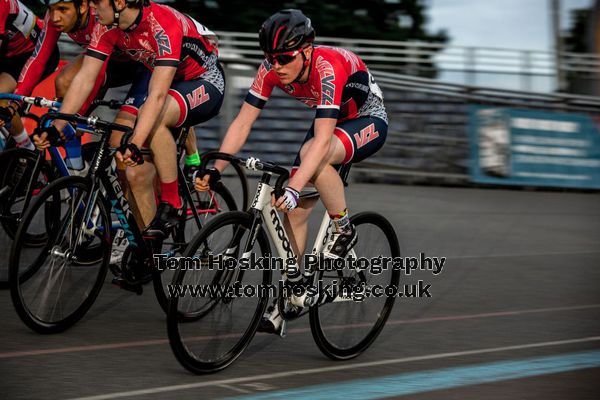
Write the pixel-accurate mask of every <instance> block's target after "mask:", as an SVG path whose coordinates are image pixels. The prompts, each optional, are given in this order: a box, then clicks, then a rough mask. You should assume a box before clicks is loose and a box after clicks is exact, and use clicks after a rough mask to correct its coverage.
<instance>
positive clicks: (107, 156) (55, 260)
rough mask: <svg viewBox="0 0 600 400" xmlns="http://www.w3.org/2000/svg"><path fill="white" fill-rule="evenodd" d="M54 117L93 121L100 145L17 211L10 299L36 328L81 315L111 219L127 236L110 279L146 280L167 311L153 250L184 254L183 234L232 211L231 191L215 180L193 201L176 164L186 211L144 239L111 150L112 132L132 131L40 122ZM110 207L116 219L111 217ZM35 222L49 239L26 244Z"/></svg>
mask: <svg viewBox="0 0 600 400" xmlns="http://www.w3.org/2000/svg"><path fill="white" fill-rule="evenodd" d="M54 119H62V120H65V121H68V122H73V123H83V124H87V125H88V126H90V127H92V128H93V130H94V134H96V135H98V136H99V141H98V151H97V152H96V154H95V155H94V157H93V159H92V161H91V163H90V167H89V169H88V171H87V174H86V175H85V176H70V177H63V178H60V179H57V180H55V181H54V182H52V183H51V184H50V185H48V186H47V187H46V188H44V189H43V190H42V191H41V192H40V193H39V194H38V195H37V196H36V198H35V200H34V201H33V202H32V203H31V206H30V207H29V208H28V209H27V211H26V212H25V214H24V215H23V218H22V222H21V224H20V226H19V229H18V231H17V234H16V237H15V241H14V243H13V246H12V249H11V253H10V259H9V267H10V270H9V283H10V290H11V299H12V302H13V304H14V306H15V309H16V310H17V313H18V315H19V317H20V318H21V319H22V320H23V322H24V323H25V324H26V325H27V326H29V327H30V328H31V329H33V330H35V331H37V332H40V333H55V332H61V331H64V330H65V329H67V328H69V327H70V326H72V325H73V324H75V323H76V322H77V321H79V320H80V319H81V318H82V317H83V316H84V315H85V313H86V312H87V311H88V310H89V308H90V307H91V305H92V304H93V302H94V300H95V299H96V297H97V296H98V293H99V291H100V289H101V287H102V285H103V283H104V280H105V276H106V273H107V270H108V267H109V261H110V254H111V245H112V244H113V238H114V233H113V232H115V231H116V230H117V229H115V227H114V225H117V228H118V229H119V230H121V231H122V232H123V233H124V237H125V238H126V239H127V242H128V243H127V248H126V250H125V252H124V254H123V257H122V260H121V264H120V266H112V268H111V272H112V273H113V274H114V275H115V279H116V282H118V284H119V286H121V287H122V288H124V289H128V290H132V291H135V292H136V293H138V294H141V293H142V284H144V283H146V282H147V281H149V280H152V281H153V283H154V284H153V286H154V291H155V293H156V296H157V298H158V302H159V303H160V305H161V307H162V308H163V309H165V310H166V306H167V296H166V294H165V293H164V286H165V285H163V279H165V277H163V275H162V274H161V273H160V271H159V269H158V268H157V266H156V265H155V263H154V258H153V255H154V253H158V252H160V253H165V254H168V255H174V254H177V253H180V252H182V251H183V249H184V248H185V246H186V245H187V242H186V240H185V235H186V234H188V235H191V234H192V233H193V232H195V231H197V230H199V229H200V227H201V226H202V221H201V218H204V219H206V218H208V217H210V216H212V215H216V214H218V213H220V212H221V211H223V210H236V205H235V201H234V200H233V198H232V196H231V194H230V193H229V191H228V190H227V188H226V187H224V186H222V185H221V186H219V187H215V188H214V190H213V191H211V192H210V193H207V194H204V195H203V197H201V198H199V197H198V196H197V195H196V198H195V199H194V198H193V197H192V194H191V192H190V190H189V186H188V184H187V183H186V181H185V179H184V177H183V171H182V169H181V168H179V169H178V177H179V182H180V185H179V190H180V194H181V195H182V200H183V202H184V207H185V209H186V210H189V211H190V212H189V213H184V215H183V216H182V220H181V222H180V223H179V224H178V225H177V226H176V227H175V228H174V229H173V231H172V232H170V235H169V237H167V238H164V240H163V239H162V238H161V239H157V238H145V237H144V236H143V234H142V231H141V230H140V228H139V227H138V225H137V223H136V221H135V219H134V216H133V213H132V211H131V209H130V206H129V202H128V201H127V199H126V198H125V196H124V193H123V190H122V188H121V186H120V184H119V181H118V178H117V174H116V163H115V161H114V157H113V155H114V153H115V152H116V151H117V150H118V149H117V148H111V147H110V145H109V137H110V134H111V132H112V131H121V132H126V133H125V134H124V135H123V137H122V143H127V140H128V138H129V137H130V136H131V134H132V133H133V131H132V130H131V129H130V128H128V127H126V126H122V125H119V124H115V123H110V122H106V121H102V120H100V119H98V118H96V117H88V118H86V117H80V116H77V115H70V114H61V113H52V114H50V113H49V114H46V115H45V116H44V117H43V118H42V121H41V123H42V124H45V123H48V122H49V121H51V120H54ZM188 131H189V130H188V129H181V132H180V133H181V136H180V138H179V144H178V153H179V155H180V157H181V156H182V153H183V147H184V143H185V139H186V135H187V132H188ZM143 152H144V153H145V154H146V155H148V154H149V152H148V151H143ZM198 205H204V207H205V209H204V210H203V211H204V213H203V214H200V213H199V210H198V209H197V206H198ZM111 210H112V211H113V212H114V214H115V215H116V220H117V221H114V222H113V221H112V219H111V214H110V213H111ZM188 214H191V215H188ZM38 221H43V223H42V225H43V229H45V230H46V232H47V233H48V234H47V239H46V240H45V242H44V243H43V244H42V245H41V246H40V247H38V248H30V247H29V248H28V247H27V246H25V243H24V241H25V238H26V236H27V233H28V231H29V230H30V229H32V228H33V229H36V228H37V229H39V227H36V225H39V222H38ZM92 250H94V251H92ZM167 276H168V274H167ZM168 279H170V277H169V278H168ZM114 281H115V280H114Z"/></svg>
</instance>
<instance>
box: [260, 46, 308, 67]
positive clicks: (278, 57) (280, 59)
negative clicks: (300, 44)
mask: <svg viewBox="0 0 600 400" xmlns="http://www.w3.org/2000/svg"><path fill="white" fill-rule="evenodd" d="M298 54H300V50H294V51H288V52H287V53H277V54H265V57H266V58H267V61H268V62H269V63H271V64H275V61H277V63H278V64H279V65H286V64H289V63H291V62H292V61H294V59H295V58H296V56H297V55H298Z"/></svg>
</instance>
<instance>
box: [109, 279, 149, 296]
mask: <svg viewBox="0 0 600 400" xmlns="http://www.w3.org/2000/svg"><path fill="white" fill-rule="evenodd" d="M112 284H113V285H116V286H118V287H119V288H121V289H124V290H127V291H128V292H133V293H135V294H137V295H138V296H140V295H141V294H142V293H143V292H144V288H143V287H142V284H141V283H129V282H127V280H125V279H124V278H122V277H114V278H113V279H112Z"/></svg>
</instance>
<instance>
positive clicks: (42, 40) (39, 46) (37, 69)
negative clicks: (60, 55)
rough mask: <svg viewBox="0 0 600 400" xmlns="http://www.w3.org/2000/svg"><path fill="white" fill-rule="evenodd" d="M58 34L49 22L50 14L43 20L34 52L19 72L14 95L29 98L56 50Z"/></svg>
mask: <svg viewBox="0 0 600 400" xmlns="http://www.w3.org/2000/svg"><path fill="white" fill-rule="evenodd" d="M59 36H60V32H59V31H58V30H56V28H55V27H54V24H52V22H51V21H50V13H46V17H45V18H44V29H42V32H41V33H40V35H39V37H38V40H37V42H36V45H35V50H34V52H33V54H32V55H31V57H29V60H27V63H26V64H25V66H24V67H23V70H22V71H21V75H20V76H19V82H18V84H17V88H16V90H15V94H19V95H23V96H30V95H31V92H33V89H34V87H35V85H37V84H38V83H39V79H40V77H41V76H42V75H43V73H44V69H45V68H46V63H47V62H48V60H49V59H50V56H51V55H52V53H53V52H54V49H55V48H56V44H57V43H58V38H59Z"/></svg>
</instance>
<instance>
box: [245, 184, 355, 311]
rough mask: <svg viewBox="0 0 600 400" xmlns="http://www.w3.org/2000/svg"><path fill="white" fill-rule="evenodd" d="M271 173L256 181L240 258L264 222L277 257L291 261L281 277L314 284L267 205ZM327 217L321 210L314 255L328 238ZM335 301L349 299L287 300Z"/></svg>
mask: <svg viewBox="0 0 600 400" xmlns="http://www.w3.org/2000/svg"><path fill="white" fill-rule="evenodd" d="M270 177H271V173H264V174H263V176H262V178H261V180H260V181H259V183H258V186H257V189H256V194H255V196H254V199H253V201H252V205H251V206H250V211H249V212H250V213H252V214H253V215H254V219H253V221H252V227H251V228H250V236H249V241H248V243H246V244H245V246H244V252H243V254H242V258H249V257H250V253H251V249H252V248H253V246H254V243H255V241H256V232H257V230H258V228H259V227H260V225H261V224H264V225H265V227H266V230H267V234H268V236H269V237H270V239H271V241H272V242H273V243H274V245H275V248H276V250H277V254H278V255H279V257H280V258H282V259H284V260H287V259H290V258H292V259H293V260H294V263H291V264H289V263H287V262H285V263H284V264H285V271H284V273H283V278H284V280H287V281H290V282H292V283H302V284H304V285H306V284H308V285H314V283H315V281H314V280H315V277H316V270H314V269H309V268H306V267H304V268H303V272H302V273H301V272H300V271H301V268H300V265H299V263H298V258H297V255H296V254H295V253H294V250H293V248H292V245H291V242H290V239H289V237H288V234H287V232H286V231H285V229H284V227H283V223H282V221H281V218H280V217H279V213H278V212H277V209H276V208H275V207H273V206H272V205H271V193H272V192H273V190H274V188H273V187H272V186H270V185H269V180H270ZM330 222H331V219H330V217H329V215H328V214H327V212H325V213H324V215H323V219H322V220H321V225H320V227H319V231H318V233H317V237H316V238H315V241H314V244H313V247H312V254H313V255H318V254H319V253H321V252H322V250H323V246H324V245H325V242H326V240H327V237H328V234H329V233H328V232H329V228H330ZM350 254H352V255H353V256H354V257H355V256H356V254H355V253H354V250H351V251H350ZM338 301H349V299H348V298H344V297H340V296H336V297H335V298H329V297H323V298H321V299H319V298H318V296H309V295H308V294H307V293H304V294H303V295H302V296H296V295H292V296H290V302H291V303H292V304H293V305H294V306H296V307H307V306H312V305H315V304H317V302H319V304H324V303H327V302H338Z"/></svg>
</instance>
